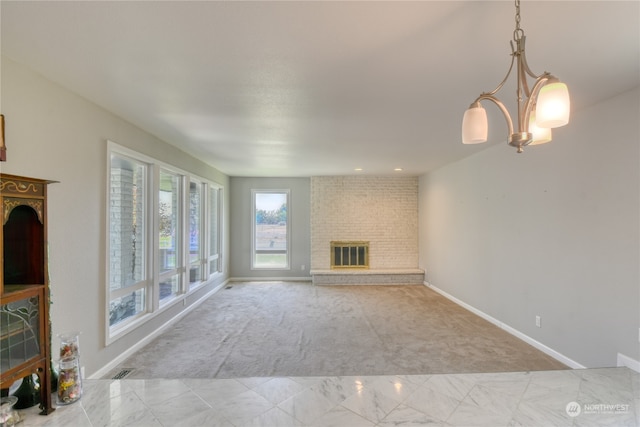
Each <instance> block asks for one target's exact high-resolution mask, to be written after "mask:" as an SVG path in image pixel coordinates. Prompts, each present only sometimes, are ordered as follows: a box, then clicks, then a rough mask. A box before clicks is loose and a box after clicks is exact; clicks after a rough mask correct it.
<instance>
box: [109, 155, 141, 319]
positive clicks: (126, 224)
mask: <svg viewBox="0 0 640 427" xmlns="http://www.w3.org/2000/svg"><path fill="white" fill-rule="evenodd" d="M148 168H149V166H148V165H147V164H145V163H142V162H139V161H137V160H134V159H130V158H127V157H124V156H122V155H119V154H112V155H111V168H110V179H109V182H110V186H109V190H110V194H109V224H110V228H109V240H110V246H109V255H110V256H109V258H110V262H109V292H110V296H109V301H110V302H109V326H114V325H117V324H118V323H120V322H123V321H125V320H127V319H130V318H132V317H135V316H137V315H139V314H141V313H143V312H144V311H145V310H146V296H147V285H148V281H147V256H146V255H147V244H146V242H147V240H148V227H147V220H146V206H147V204H148V203H147V200H146V197H147V182H148V176H147V175H148Z"/></svg>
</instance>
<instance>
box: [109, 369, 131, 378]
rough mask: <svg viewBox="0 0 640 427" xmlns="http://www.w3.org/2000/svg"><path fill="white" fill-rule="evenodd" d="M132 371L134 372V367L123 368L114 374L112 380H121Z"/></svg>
mask: <svg viewBox="0 0 640 427" xmlns="http://www.w3.org/2000/svg"><path fill="white" fill-rule="evenodd" d="M131 372H133V369H122V370H121V371H120V372H118V373H117V374H115V375H114V376H113V378H111V379H112V380H121V379H124V378H125V377H126V376H127V375H129V374H130V373H131Z"/></svg>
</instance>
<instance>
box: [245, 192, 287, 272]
mask: <svg viewBox="0 0 640 427" xmlns="http://www.w3.org/2000/svg"><path fill="white" fill-rule="evenodd" d="M252 195H253V214H254V221H253V227H252V228H253V242H252V244H253V245H252V246H253V259H252V267H253V268H255V269H288V268H289V210H288V206H289V191H288V190H277V191H261V190H252Z"/></svg>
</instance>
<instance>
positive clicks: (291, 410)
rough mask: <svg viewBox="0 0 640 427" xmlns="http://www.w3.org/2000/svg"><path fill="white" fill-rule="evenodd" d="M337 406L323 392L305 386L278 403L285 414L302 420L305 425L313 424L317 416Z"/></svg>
mask: <svg viewBox="0 0 640 427" xmlns="http://www.w3.org/2000/svg"><path fill="white" fill-rule="evenodd" d="M335 406H337V405H336V404H334V403H333V402H332V401H330V400H329V399H327V398H326V397H325V396H324V395H323V393H321V392H319V391H316V390H313V389H311V388H307V389H305V390H304V391H302V392H300V393H298V394H296V395H295V396H292V397H290V398H289V399H287V400H285V401H283V402H282V403H280V404H279V405H278V407H279V408H280V409H282V410H283V411H285V412H286V413H287V414H289V415H291V416H292V417H294V418H296V419H297V420H299V421H302V422H303V423H304V424H305V425H311V424H313V423H314V422H315V421H316V420H317V419H318V418H320V417H321V416H323V415H324V414H326V413H327V412H329V411H330V410H331V409H332V408H334V407H335Z"/></svg>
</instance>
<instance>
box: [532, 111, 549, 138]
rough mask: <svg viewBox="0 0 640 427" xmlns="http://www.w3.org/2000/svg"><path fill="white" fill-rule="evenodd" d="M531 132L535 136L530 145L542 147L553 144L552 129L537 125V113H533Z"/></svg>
mask: <svg viewBox="0 0 640 427" xmlns="http://www.w3.org/2000/svg"><path fill="white" fill-rule="evenodd" d="M529 132H531V134H532V135H533V138H532V140H531V143H530V144H529V145H540V144H546V143H547V142H551V129H550V128H541V127H540V126H538V125H537V124H536V113H535V111H534V112H532V113H531V117H530V118H529Z"/></svg>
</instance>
